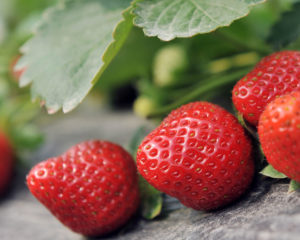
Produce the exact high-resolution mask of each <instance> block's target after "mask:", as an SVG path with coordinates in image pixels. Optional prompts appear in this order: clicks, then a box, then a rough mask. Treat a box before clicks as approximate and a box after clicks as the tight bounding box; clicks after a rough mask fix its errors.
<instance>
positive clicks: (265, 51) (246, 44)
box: [215, 31, 271, 55]
mask: <svg viewBox="0 0 300 240" xmlns="http://www.w3.org/2000/svg"><path fill="white" fill-rule="evenodd" d="M215 35H216V36H218V37H220V38H222V39H223V40H225V41H227V42H230V43H232V45H233V46H236V47H237V48H239V49H241V50H244V51H255V52H258V53H260V54H262V55H266V54H269V53H270V51H271V50H270V49H268V48H266V47H259V46H256V45H253V44H250V43H249V42H247V41H241V40H239V39H237V38H235V37H232V36H231V35H230V34H228V33H225V32H222V31H216V32H215Z"/></svg>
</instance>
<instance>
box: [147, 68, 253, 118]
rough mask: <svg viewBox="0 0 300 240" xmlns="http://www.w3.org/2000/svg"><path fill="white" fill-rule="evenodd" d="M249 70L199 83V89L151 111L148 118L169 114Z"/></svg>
mask: <svg viewBox="0 0 300 240" xmlns="http://www.w3.org/2000/svg"><path fill="white" fill-rule="evenodd" d="M249 70H250V68H246V69H242V70H239V71H236V72H233V73H230V74H228V75H226V76H223V77H219V78H218V79H216V78H215V77H214V78H211V79H208V80H206V81H203V82H201V86H199V87H196V88H195V87H194V90H191V92H190V93H188V94H187V95H186V96H184V97H182V98H181V99H179V100H178V101H176V102H174V103H172V104H169V105H167V106H164V107H162V108H160V109H157V110H156V111H153V112H152V113H150V114H149V116H148V117H149V118H153V117H160V116H162V115H165V114H166V113H168V112H170V111H171V110H173V109H175V108H177V107H179V106H181V105H183V104H186V103H188V102H190V101H193V100H195V99H197V98H199V97H200V96H201V95H203V94H206V93H207V92H209V91H212V90H214V89H216V88H219V87H222V86H225V85H227V84H229V83H233V82H234V81H236V80H237V79H238V78H240V77H242V76H244V75H245V74H246V73H248V72H249Z"/></svg>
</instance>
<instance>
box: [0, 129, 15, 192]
mask: <svg viewBox="0 0 300 240" xmlns="http://www.w3.org/2000/svg"><path fill="white" fill-rule="evenodd" d="M13 166H14V154H13V148H12V145H11V143H10V141H9V140H8V138H7V136H6V135H5V134H4V133H3V132H1V131H0V195H2V194H3V193H4V192H5V191H6V190H7V187H8V185H9V184H10V182H11V178H12V174H13Z"/></svg>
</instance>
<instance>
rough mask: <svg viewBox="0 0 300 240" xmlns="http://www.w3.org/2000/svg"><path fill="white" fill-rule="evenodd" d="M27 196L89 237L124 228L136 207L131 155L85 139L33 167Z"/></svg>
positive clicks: (134, 177) (100, 142)
mask: <svg viewBox="0 0 300 240" xmlns="http://www.w3.org/2000/svg"><path fill="white" fill-rule="evenodd" d="M27 184H28V187H29V189H30V191H31V193H32V194H33V195H34V196H35V197H36V198H37V199H38V200H39V201H40V202H41V203H43V204H44V205H45V206H46V207H47V208H48V209H49V210H50V211H51V212H52V214H53V215H55V216H56V217H57V218H58V219H59V220H60V221H61V222H62V223H63V224H65V225H66V226H67V227H69V228H71V229H72V230H73V231H75V232H78V233H81V234H83V235H87V236H99V235H103V234H106V233H109V232H111V231H113V230H115V229H116V228H118V227H120V226H121V225H123V224H124V223H125V222H126V221H127V220H128V219H129V218H130V217H131V216H132V215H133V213H134V212H135V211H136V209H137V207H138V203H139V196H138V184H137V171H136V166H135V163H134V161H133V159H132V157H131V156H130V155H129V154H128V153H127V152H126V151H125V150H124V149H123V148H122V147H120V146H118V145H116V144H113V143H110V142H106V141H96V140H95V141H87V142H83V143H80V144H77V145H75V146H73V147H72V148H70V149H69V150H68V151H67V152H66V153H64V154H63V155H61V156H59V157H56V158H50V159H48V160H47V161H44V162H41V163H39V164H38V165H36V166H35V167H34V168H33V169H32V170H31V171H30V173H29V175H28V176H27Z"/></svg>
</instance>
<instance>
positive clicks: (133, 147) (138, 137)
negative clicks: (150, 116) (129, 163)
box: [128, 126, 149, 159]
mask: <svg viewBox="0 0 300 240" xmlns="http://www.w3.org/2000/svg"><path fill="white" fill-rule="evenodd" d="M148 132H149V131H147V129H146V127H143V126H142V127H139V128H138V129H137V130H136V131H135V133H134V135H133V136H132V138H131V141H130V143H129V146H128V151H129V152H130V153H131V155H132V156H133V157H134V159H135V158H136V152H137V149H138V147H139V145H140V144H141V143H142V140H143V139H144V137H145V136H146V135H147V134H148Z"/></svg>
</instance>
